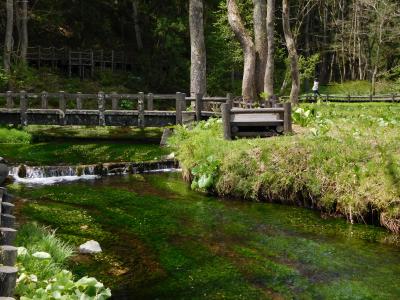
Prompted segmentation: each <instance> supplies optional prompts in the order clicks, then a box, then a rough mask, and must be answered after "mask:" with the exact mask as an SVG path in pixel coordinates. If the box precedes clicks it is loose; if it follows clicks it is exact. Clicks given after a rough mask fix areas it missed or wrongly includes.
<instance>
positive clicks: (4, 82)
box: [0, 56, 10, 91]
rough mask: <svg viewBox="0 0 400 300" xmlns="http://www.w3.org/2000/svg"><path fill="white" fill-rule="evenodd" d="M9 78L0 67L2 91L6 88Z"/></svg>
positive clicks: (0, 89) (0, 86)
mask: <svg viewBox="0 0 400 300" xmlns="http://www.w3.org/2000/svg"><path fill="white" fill-rule="evenodd" d="M0 59H1V56H0ZM9 79H10V76H9V75H8V74H7V73H6V72H5V71H4V69H3V68H2V67H0V91H4V90H6V89H7V87H8V81H9Z"/></svg>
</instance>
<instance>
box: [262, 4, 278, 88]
mask: <svg viewBox="0 0 400 300" xmlns="http://www.w3.org/2000/svg"><path fill="white" fill-rule="evenodd" d="M274 33H275V0H267V40H268V43H267V44H268V56H267V65H266V69H265V77H264V92H265V93H266V94H267V95H268V96H273V95H274V71H275V61H274V55H275V39H274Z"/></svg>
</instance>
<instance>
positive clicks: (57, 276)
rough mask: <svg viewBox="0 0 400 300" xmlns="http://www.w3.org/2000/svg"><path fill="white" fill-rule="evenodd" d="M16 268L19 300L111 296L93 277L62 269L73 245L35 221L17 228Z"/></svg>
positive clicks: (94, 298)
mask: <svg viewBox="0 0 400 300" xmlns="http://www.w3.org/2000/svg"><path fill="white" fill-rule="evenodd" d="M16 243H17V245H18V246H19V248H18V262H17V264H18V270H19V274H18V275H19V277H18V281H17V282H18V283H17V288H16V293H17V295H18V296H19V297H20V299H21V300H30V299H32V300H35V299H83V298H84V299H93V300H102V299H107V298H109V297H110V291H109V290H107V289H105V288H104V286H103V285H102V284H101V283H99V282H98V281H97V280H96V279H94V278H88V277H84V278H82V279H80V280H78V281H75V280H74V277H73V275H72V273H71V272H69V271H67V270H65V268H66V267H67V266H68V261H69V259H70V257H71V256H72V255H73V248H72V247H71V246H70V245H68V244H66V243H65V242H62V241H61V240H60V239H58V238H57V237H56V236H55V233H54V232H53V231H50V230H49V229H47V228H44V227H40V226H38V225H36V224H35V223H27V224H25V225H23V226H22V227H21V228H20V229H19V230H18V236H17V241H16Z"/></svg>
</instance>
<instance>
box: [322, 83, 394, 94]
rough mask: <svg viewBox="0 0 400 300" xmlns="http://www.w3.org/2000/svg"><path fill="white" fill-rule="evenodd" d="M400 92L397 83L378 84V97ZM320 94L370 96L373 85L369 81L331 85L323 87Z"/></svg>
mask: <svg viewBox="0 0 400 300" xmlns="http://www.w3.org/2000/svg"><path fill="white" fill-rule="evenodd" d="M399 92H400V85H399V84H398V83H396V82H386V81H381V82H377V86H376V94H377V95H379V94H392V93H399ZM320 93H321V94H329V95H369V94H371V83H370V82H369V81H346V82H344V83H331V84H329V85H321V87H320Z"/></svg>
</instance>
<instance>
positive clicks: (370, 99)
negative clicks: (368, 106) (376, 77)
mask: <svg viewBox="0 0 400 300" xmlns="http://www.w3.org/2000/svg"><path fill="white" fill-rule="evenodd" d="M372 97H373V95H372V94H370V95H369V101H370V102H372Z"/></svg>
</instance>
